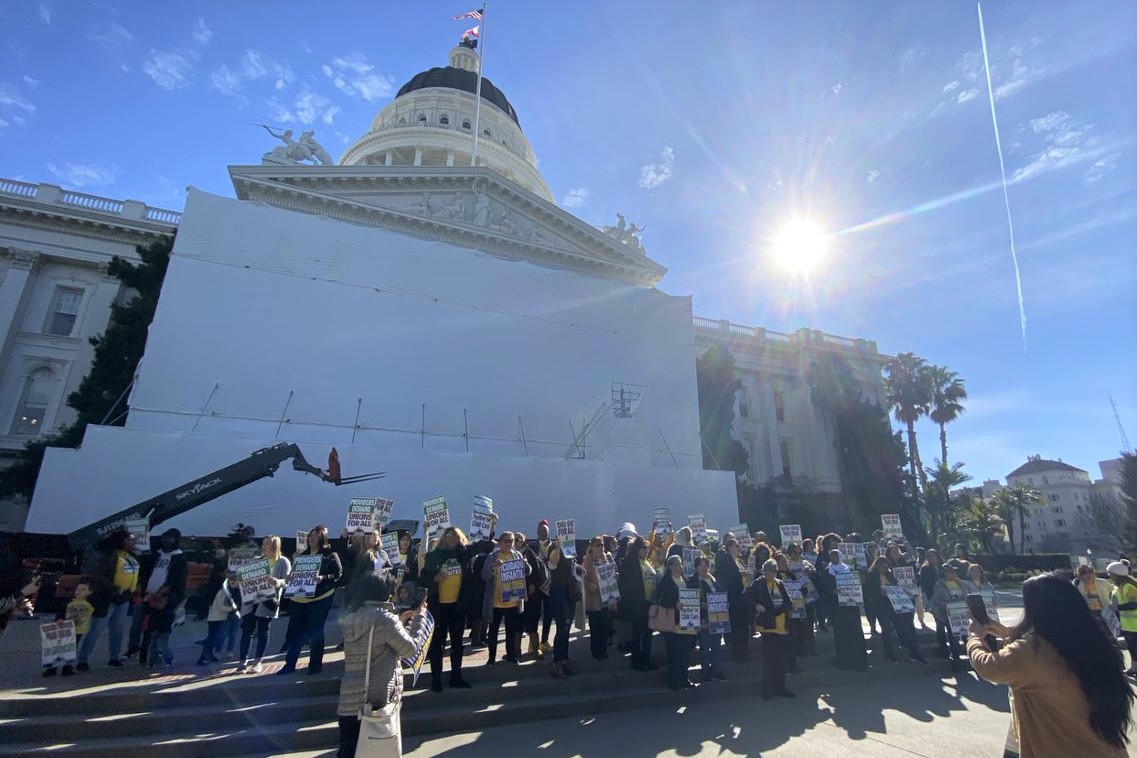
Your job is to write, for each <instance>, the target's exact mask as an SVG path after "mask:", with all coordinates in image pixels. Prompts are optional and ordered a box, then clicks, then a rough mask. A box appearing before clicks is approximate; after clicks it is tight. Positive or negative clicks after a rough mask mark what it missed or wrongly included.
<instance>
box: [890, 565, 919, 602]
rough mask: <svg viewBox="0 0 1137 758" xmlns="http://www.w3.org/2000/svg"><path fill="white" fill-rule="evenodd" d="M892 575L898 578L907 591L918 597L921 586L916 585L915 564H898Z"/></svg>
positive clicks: (897, 580)
mask: <svg viewBox="0 0 1137 758" xmlns="http://www.w3.org/2000/svg"><path fill="white" fill-rule="evenodd" d="M892 576H893V577H895V578H896V583H897V584H899V585H900V586H901V587H903V588H904V591H905V592H907V593H908V594H909V595H911V596H912V597H916V593H918V592H919V591H920V588H919V587H918V586H917V585H916V568H915V566H897V567H896V568H894V569H892Z"/></svg>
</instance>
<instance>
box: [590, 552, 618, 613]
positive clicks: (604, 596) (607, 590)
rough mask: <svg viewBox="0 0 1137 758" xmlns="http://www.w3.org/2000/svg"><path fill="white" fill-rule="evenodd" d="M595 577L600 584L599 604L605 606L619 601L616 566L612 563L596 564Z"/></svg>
mask: <svg viewBox="0 0 1137 758" xmlns="http://www.w3.org/2000/svg"><path fill="white" fill-rule="evenodd" d="M596 576H597V578H598V581H599V584H600V602H601V603H604V604H605V605H607V604H608V603H612V602H616V601H618V600H619V599H620V584H619V581H618V580H617V579H616V564H615V563H612V562H608V563H598V564H596Z"/></svg>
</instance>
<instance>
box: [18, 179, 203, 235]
mask: <svg viewBox="0 0 1137 758" xmlns="http://www.w3.org/2000/svg"><path fill="white" fill-rule="evenodd" d="M5 195H8V196H11V197H22V198H27V199H31V200H36V201H37V202H41V203H47V204H48V205H61V206H69V207H72V208H82V209H84V210H88V211H94V212H96V213H105V214H108V215H113V216H119V217H121V218H127V219H136V220H139V221H150V222H152V223H156V224H162V225H165V226H177V225H178V223H179V222H180V221H181V218H182V214H181V213H180V212H178V211H172V210H167V209H165V208H153V207H151V206H149V205H146V203H143V202H140V201H138V200H116V199H114V198H110V197H102V196H100V195H88V194H87V193H85V192H75V191H74V190H66V189H63V188H62V187H60V186H58V185H55V184H44V183H41V184H32V183H30V182H21V181H19V180H16V179H0V197H2V196H5Z"/></svg>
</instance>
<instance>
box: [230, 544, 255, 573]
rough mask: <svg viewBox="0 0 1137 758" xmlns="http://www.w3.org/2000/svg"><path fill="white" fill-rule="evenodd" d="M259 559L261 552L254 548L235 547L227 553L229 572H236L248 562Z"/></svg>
mask: <svg viewBox="0 0 1137 758" xmlns="http://www.w3.org/2000/svg"><path fill="white" fill-rule="evenodd" d="M260 557H261V551H260V550H258V549H256V548H255V547H235V548H232V549H231V550H230V551H229V570H230V571H233V572H236V571H237V569H238V568H239V567H240V566H241V565H242V564H245V563H248V562H249V561H255V560H257V559H258V558H260Z"/></svg>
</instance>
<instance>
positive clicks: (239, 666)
mask: <svg viewBox="0 0 1137 758" xmlns="http://www.w3.org/2000/svg"><path fill="white" fill-rule="evenodd" d="M247 665H248V664H247V663H245V662H244V661H238V662H237V673H238V674H243V673H245V667H246V666H247Z"/></svg>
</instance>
